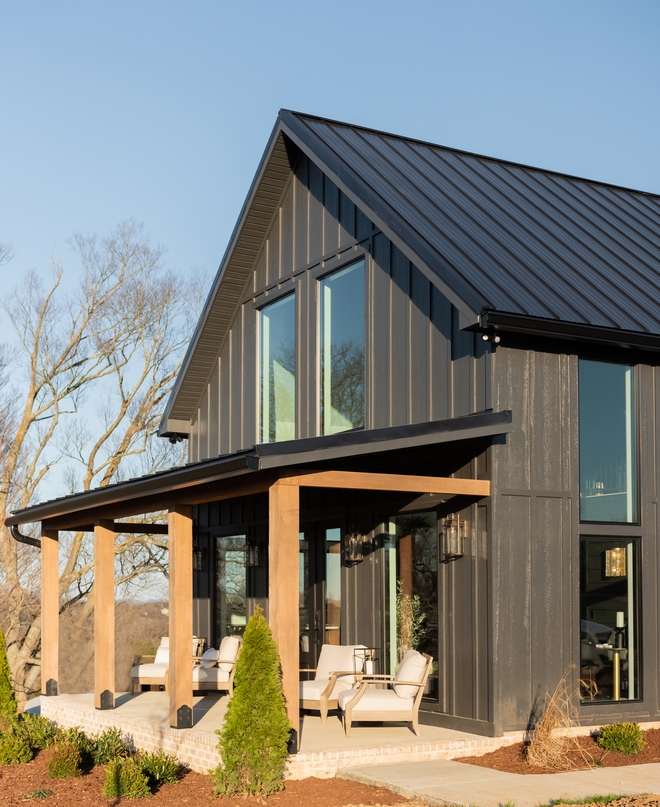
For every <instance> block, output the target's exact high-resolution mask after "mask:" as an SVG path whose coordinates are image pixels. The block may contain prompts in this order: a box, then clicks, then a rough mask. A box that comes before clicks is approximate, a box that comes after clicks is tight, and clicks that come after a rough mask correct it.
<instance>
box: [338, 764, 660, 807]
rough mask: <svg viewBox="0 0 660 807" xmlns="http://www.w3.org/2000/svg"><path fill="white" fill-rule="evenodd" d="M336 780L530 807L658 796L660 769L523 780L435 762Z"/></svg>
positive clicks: (437, 798)
mask: <svg viewBox="0 0 660 807" xmlns="http://www.w3.org/2000/svg"><path fill="white" fill-rule="evenodd" d="M337 776H341V777H343V778H345V779H353V780H355V781H357V782H363V783H364V784H367V785H379V786H381V787H388V788H390V789H391V790H394V791H395V792H396V793H400V794H401V795H404V796H407V797H409V798H412V797H421V798H424V799H426V800H427V801H428V802H429V803H430V804H440V805H443V804H460V805H478V807H500V805H504V804H507V803H509V802H513V804H515V805H516V807H535V805H538V804H548V803H550V802H551V801H553V800H556V799H561V798H568V799H581V798H584V797H585V796H595V795H606V794H608V793H616V794H619V793H627V794H636V793H660V763H653V764H649V765H630V766H627V767H622V768H593V769H592V770H588V771H571V772H569V773H547V774H529V775H526V776H523V775H522V774H518V773H503V772H502V771H494V770H491V769H490V768H481V767H479V766H477V765H466V764H464V763H461V762H454V761H452V760H449V759H440V760H434V761H432V762H406V763H401V764H398V765H370V766H362V767H356V768H345V769H343V770H341V771H338V773H337Z"/></svg>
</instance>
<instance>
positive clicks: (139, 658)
mask: <svg viewBox="0 0 660 807" xmlns="http://www.w3.org/2000/svg"><path fill="white" fill-rule="evenodd" d="M155 658H156V656H155V655H149V654H147V655H146V656H135V657H134V658H133V666H134V667H135V666H136V665H138V666H139V665H140V664H144V663H146V664H149V663H151V662H153V660H154V659H155ZM146 659H150V661H146Z"/></svg>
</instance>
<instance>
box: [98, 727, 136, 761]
mask: <svg viewBox="0 0 660 807" xmlns="http://www.w3.org/2000/svg"><path fill="white" fill-rule="evenodd" d="M127 756H128V746H127V745H126V740H124V737H123V736H122V733H121V729H118V728H117V727H116V726H113V727H112V728H109V729H105V731H102V732H101V733H100V734H98V735H97V736H96V737H94V749H93V751H92V760H93V762H94V765H107V764H108V763H109V762H111V761H112V760H113V759H122V758H123V757H127Z"/></svg>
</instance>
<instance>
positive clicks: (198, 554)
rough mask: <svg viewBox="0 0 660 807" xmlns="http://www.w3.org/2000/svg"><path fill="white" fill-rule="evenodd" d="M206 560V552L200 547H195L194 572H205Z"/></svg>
mask: <svg viewBox="0 0 660 807" xmlns="http://www.w3.org/2000/svg"><path fill="white" fill-rule="evenodd" d="M205 559H206V552H205V551H204V550H203V549H200V548H199V547H193V556H192V567H193V572H203V571H204V561H205Z"/></svg>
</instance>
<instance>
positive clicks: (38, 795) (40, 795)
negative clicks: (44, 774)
mask: <svg viewBox="0 0 660 807" xmlns="http://www.w3.org/2000/svg"><path fill="white" fill-rule="evenodd" d="M52 795H53V791H52V790H46V789H45V788H43V787H42V788H40V789H39V790H33V791H32V792H31V793H26V794H25V795H24V796H23V800H24V801H34V800H36V799H47V798H48V797H49V796H52Z"/></svg>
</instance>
